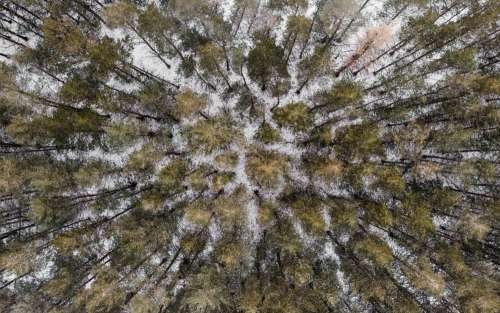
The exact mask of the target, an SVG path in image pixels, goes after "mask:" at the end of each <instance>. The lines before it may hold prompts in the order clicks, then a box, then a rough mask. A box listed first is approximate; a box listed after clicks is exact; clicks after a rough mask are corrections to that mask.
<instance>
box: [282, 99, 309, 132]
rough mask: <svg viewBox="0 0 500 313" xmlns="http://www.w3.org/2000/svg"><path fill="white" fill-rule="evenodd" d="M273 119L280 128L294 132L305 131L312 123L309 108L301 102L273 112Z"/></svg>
mask: <svg viewBox="0 0 500 313" xmlns="http://www.w3.org/2000/svg"><path fill="white" fill-rule="evenodd" d="M273 119H274V120H275V121H276V123H277V124H278V125H279V126H281V127H291V128H292V129H293V130H295V131H305V130H307V129H308V128H309V127H310V125H311V123H312V116H311V114H310V113H309V108H308V107H307V106H306V105H305V104H304V103H302V102H292V103H289V104H287V105H286V106H283V107H279V108H277V109H276V110H274V112H273Z"/></svg>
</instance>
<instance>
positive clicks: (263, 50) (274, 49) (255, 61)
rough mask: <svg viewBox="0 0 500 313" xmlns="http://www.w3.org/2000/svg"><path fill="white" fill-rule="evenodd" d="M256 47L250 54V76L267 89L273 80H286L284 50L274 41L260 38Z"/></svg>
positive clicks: (286, 71)
mask: <svg viewBox="0 0 500 313" xmlns="http://www.w3.org/2000/svg"><path fill="white" fill-rule="evenodd" d="M259 37H262V38H258V39H257V42H256V44H255V47H254V48H253V49H252V50H251V51H250V52H249V54H248V75H250V78H251V79H253V80H254V81H256V82H258V83H259V84H260V85H261V87H262V89H266V87H267V86H268V85H269V83H270V81H271V80H272V79H273V78H276V77H278V78H286V77H287V76H288V75H289V74H288V70H287V67H286V64H285V60H284V58H285V56H284V51H283V49H282V48H280V47H279V46H277V45H276V43H275V41H274V39H272V38H270V37H266V36H259Z"/></svg>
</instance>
